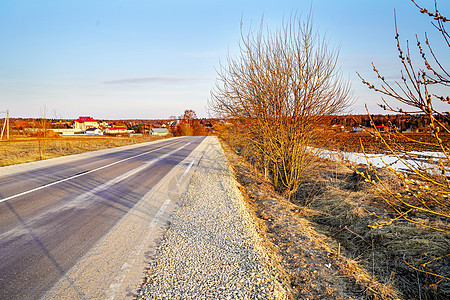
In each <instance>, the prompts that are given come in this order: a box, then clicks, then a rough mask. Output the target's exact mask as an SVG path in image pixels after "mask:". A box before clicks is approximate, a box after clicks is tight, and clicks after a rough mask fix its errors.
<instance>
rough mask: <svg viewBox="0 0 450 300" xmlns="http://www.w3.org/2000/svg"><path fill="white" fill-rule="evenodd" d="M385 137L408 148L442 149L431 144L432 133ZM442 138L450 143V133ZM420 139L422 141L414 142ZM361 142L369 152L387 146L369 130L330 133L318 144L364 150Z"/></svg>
mask: <svg viewBox="0 0 450 300" xmlns="http://www.w3.org/2000/svg"><path fill="white" fill-rule="evenodd" d="M383 137H384V138H385V139H386V140H387V141H388V142H389V143H390V144H392V142H396V143H399V144H401V146H402V147H404V148H405V149H406V150H415V151H440V149H438V148H437V147H436V146H433V145H431V143H433V142H435V140H434V138H433V137H432V135H431V133H403V136H401V135H400V134H398V133H397V134H387V133H386V134H383ZM440 138H441V139H442V140H443V141H444V143H447V144H450V134H441V135H440ZM412 140H416V141H419V142H420V143H417V142H413V141H412ZM361 143H362V144H363V146H364V150H365V151H366V152H367V153H384V152H386V151H387V148H386V146H385V145H383V143H382V142H381V141H380V140H379V139H376V138H374V137H373V136H372V135H371V134H370V133H368V132H360V133H354V132H337V133H334V132H333V133H330V134H329V135H328V137H327V139H326V140H325V141H317V144H316V146H318V147H324V148H327V149H330V150H340V151H344V152H362V150H361Z"/></svg>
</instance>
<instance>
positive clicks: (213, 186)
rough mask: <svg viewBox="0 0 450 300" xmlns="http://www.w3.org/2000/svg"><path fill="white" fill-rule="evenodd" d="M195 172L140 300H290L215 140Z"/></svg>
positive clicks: (210, 144)
mask: <svg viewBox="0 0 450 300" xmlns="http://www.w3.org/2000/svg"><path fill="white" fill-rule="evenodd" d="M206 142H207V143H209V144H208V146H207V150H206V151H205V154H204V155H203V157H202V159H201V160H200V161H199V164H198V166H197V168H196V171H195V173H194V175H193V176H192V179H191V182H190V184H189V187H188V191H187V192H186V194H185V195H184V197H183V199H182V201H181V204H180V208H179V209H178V211H177V212H176V214H175V216H174V218H173V220H172V224H171V226H170V228H169V230H168V231H167V233H166V235H165V237H164V240H163V241H162V243H161V246H160V248H159V252H158V254H157V256H156V257H155V258H154V259H153V260H151V262H150V268H149V271H148V273H147V276H146V280H145V283H144V285H143V286H142V288H141V289H140V290H139V292H138V297H137V298H138V299H291V298H292V297H291V292H290V291H289V287H288V284H287V283H286V282H285V280H284V279H283V276H280V273H279V272H278V271H277V267H276V262H275V260H274V259H273V257H271V255H270V254H269V253H268V251H267V250H266V248H265V247H264V245H263V243H264V242H263V240H262V239H261V237H260V236H259V234H258V231H257V228H256V227H255V226H256V225H255V222H254V220H253V219H252V218H253V215H252V214H251V213H249V212H248V210H247V208H246V204H245V201H244V200H243V198H242V195H241V193H240V191H239V189H238V183H237V182H236V180H235V179H234V176H233V172H232V170H231V168H230V166H229V164H228V161H227V160H226V158H225V155H224V152H223V150H222V148H221V146H220V144H219V142H218V140H217V138H216V137H208V138H207V140H206Z"/></svg>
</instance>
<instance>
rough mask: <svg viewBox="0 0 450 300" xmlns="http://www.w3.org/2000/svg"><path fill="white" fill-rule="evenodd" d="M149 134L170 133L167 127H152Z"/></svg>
mask: <svg viewBox="0 0 450 300" xmlns="http://www.w3.org/2000/svg"><path fill="white" fill-rule="evenodd" d="M151 134H152V135H162V136H164V135H168V134H170V132H169V129H167V128H152V129H151Z"/></svg>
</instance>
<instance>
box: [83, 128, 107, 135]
mask: <svg viewBox="0 0 450 300" xmlns="http://www.w3.org/2000/svg"><path fill="white" fill-rule="evenodd" d="M85 133H86V134H87V135H103V131H101V130H100V129H99V128H94V127H91V128H88V129H86V131H85Z"/></svg>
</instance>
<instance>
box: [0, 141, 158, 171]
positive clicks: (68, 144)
mask: <svg viewBox="0 0 450 300" xmlns="http://www.w3.org/2000/svg"><path fill="white" fill-rule="evenodd" d="M157 139H161V137H155V136H148V135H143V136H131V137H119V136H117V137H116V136H68V137H53V138H42V137H23V136H20V137H19V136H13V137H11V138H10V139H9V140H2V141H0V154H1V155H0V167H1V166H8V165H13V164H20V163H25V162H30V161H36V160H42V159H48V158H54V157H59V156H65V155H71V154H78V153H83V152H87V151H94V150H100V149H106V148H114V147H120V146H125V145H131V144H136V143H142V142H148V141H153V140H157Z"/></svg>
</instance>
